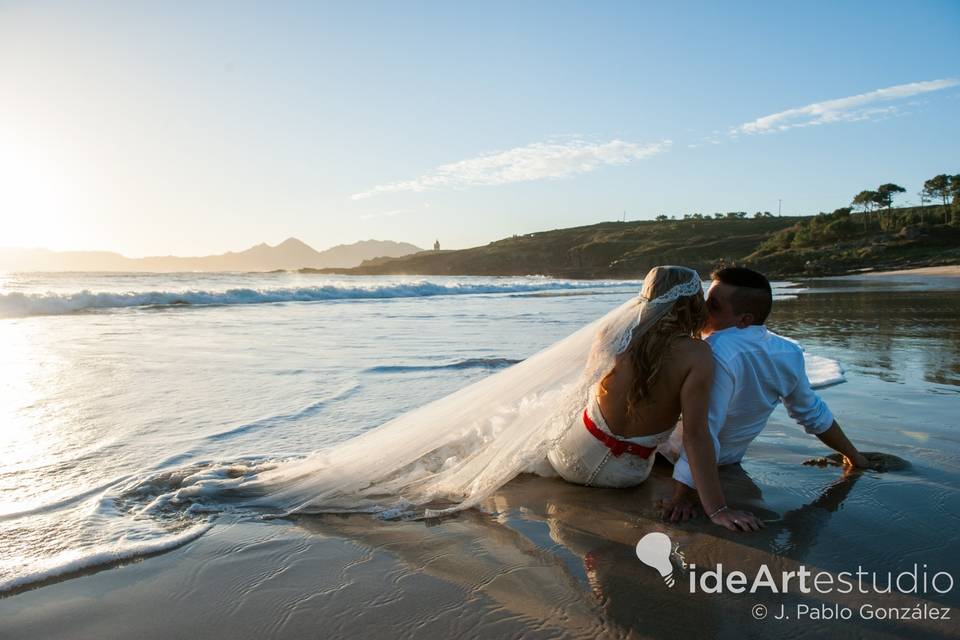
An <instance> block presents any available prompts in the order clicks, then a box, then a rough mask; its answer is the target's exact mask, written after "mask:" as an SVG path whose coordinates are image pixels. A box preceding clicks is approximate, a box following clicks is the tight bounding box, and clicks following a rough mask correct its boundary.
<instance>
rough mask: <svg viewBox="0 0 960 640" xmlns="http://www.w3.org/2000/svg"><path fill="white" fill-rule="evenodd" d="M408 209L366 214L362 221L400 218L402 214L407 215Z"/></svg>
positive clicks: (361, 217)
mask: <svg viewBox="0 0 960 640" xmlns="http://www.w3.org/2000/svg"><path fill="white" fill-rule="evenodd" d="M408 211H409V210H408V209H391V210H389V211H379V212H377V213H365V214H363V215H362V216H360V219H361V220H369V219H370V218H392V217H393V216H399V215H400V214H402V213H407V212H408Z"/></svg>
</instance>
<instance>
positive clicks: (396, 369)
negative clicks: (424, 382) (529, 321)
mask: <svg viewBox="0 0 960 640" xmlns="http://www.w3.org/2000/svg"><path fill="white" fill-rule="evenodd" d="M518 362H522V360H513V359H511V358H466V359H465V360H458V361H456V362H450V363H446V364H423V365H382V366H378V367H370V368H369V369H367V370H366V371H367V373H407V372H410V371H443V370H448V369H453V370H456V369H503V368H505V367H509V366H510V365H513V364H517V363H518Z"/></svg>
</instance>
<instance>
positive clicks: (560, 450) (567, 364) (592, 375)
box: [241, 266, 755, 530]
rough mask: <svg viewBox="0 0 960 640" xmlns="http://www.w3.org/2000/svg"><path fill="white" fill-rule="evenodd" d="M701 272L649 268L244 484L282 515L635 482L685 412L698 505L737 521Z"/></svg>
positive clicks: (473, 500)
mask: <svg viewBox="0 0 960 640" xmlns="http://www.w3.org/2000/svg"><path fill="white" fill-rule="evenodd" d="M705 316H706V312H705V304H704V299H703V288H702V285H701V281H700V277H699V275H698V274H697V272H696V271H694V270H692V269H687V268H685V267H672V266H664V267H655V268H654V269H652V270H651V271H650V273H648V274H647V277H646V278H645V279H644V283H643V288H642V289H641V292H640V295H639V296H637V297H634V298H631V299H630V300H627V301H626V302H624V303H623V304H621V305H620V306H619V307H617V308H615V309H613V310H611V311H610V312H609V313H607V314H606V315H605V316H603V317H601V318H599V319H597V320H595V321H593V322H591V323H590V324H588V325H587V326H585V327H583V328H582V329H580V330H578V331H576V332H574V333H573V334H572V335H570V336H568V337H566V338H564V339H563V340H560V341H559V342H557V343H555V344H554V345H552V346H550V347H547V348H546V349H544V350H542V351H540V352H538V353H536V354H534V355H533V356H531V357H529V358H527V359H526V360H524V361H523V362H520V363H518V364H516V365H514V366H512V367H509V368H507V369H504V370H502V371H500V372H498V373H495V374H493V375H490V376H488V377H486V378H484V379H482V380H480V381H478V382H476V383H474V384H471V385H469V386H467V387H465V388H463V389H460V390H459V391H456V392H454V393H452V394H450V395H448V396H446V397H444V398H440V399H438V400H435V401H433V402H431V403H428V404H426V405H424V406H422V407H419V408H417V409H414V410H412V411H409V412H407V413H405V414H403V415H401V416H398V417H396V418H394V419H392V420H390V421H388V422H386V423H384V424H383V425H380V426H379V427H377V428H375V429H372V430H370V431H367V432H365V433H363V434H361V435H359V436H357V437H355V438H352V439H350V440H348V441H346V442H344V443H341V444H338V445H335V446H333V447H330V448H327V449H322V450H320V451H318V452H316V453H314V454H312V455H310V456H308V457H307V458H305V459H303V460H300V461H297V462H292V463H286V464H281V465H279V466H277V467H275V468H273V469H269V470H266V471H263V472H262V473H260V474H259V475H258V476H256V477H255V478H253V479H251V480H249V481H247V482H244V483H243V484H242V485H241V488H242V489H244V490H248V491H253V492H255V493H256V494H257V495H258V496H259V498H258V499H257V500H256V502H257V503H260V504H267V505H270V506H274V507H279V508H280V509H281V510H283V511H284V512H285V513H287V514H289V513H296V512H301V513H320V512H360V511H363V512H373V513H378V514H380V516H381V517H385V518H409V517H435V516H440V515H444V514H448V513H453V512H455V511H459V510H462V509H467V508H470V507H474V506H476V505H478V504H479V503H480V502H481V501H482V500H484V499H485V498H486V497H488V496H489V495H490V494H492V493H493V492H494V491H496V490H497V489H498V488H499V487H501V486H502V485H504V484H505V483H506V482H508V481H510V480H511V479H512V478H514V477H515V476H516V475H517V474H519V473H521V472H532V473H539V474H541V475H553V476H555V475H560V476H561V477H563V478H564V479H566V480H568V481H570V482H576V483H579V484H583V485H587V486H602V487H627V486H635V485H637V484H640V483H641V482H643V481H644V480H645V479H646V478H647V476H648V475H649V473H650V468H651V466H652V464H653V459H654V453H655V451H656V448H657V446H658V445H659V444H661V443H663V442H665V441H666V439H667V438H668V437H669V435H670V433H671V432H672V431H673V428H674V425H675V424H676V422H677V418H678V417H679V415H680V414H681V413H682V414H683V418H684V420H683V421H684V430H683V438H684V446H685V448H686V450H687V453H688V459H689V461H690V464H691V468H692V471H693V475H694V479H695V480H696V483H697V486H698V487H700V497H701V501H702V502H703V507H704V511H705V513H708V514H711V513H715V515H714V516H713V517H712V520H713V522H715V523H716V524H719V525H721V526H724V527H727V528H729V529H733V530H738V527H737V525H736V523H735V521H736V520H739V521H740V522H741V523H744V522H755V518H754V517H753V516H752V515H751V514H748V513H744V512H736V511H733V510H730V509H724V507H725V506H726V505H725V502H724V499H723V494H722V491H721V489H720V482H719V478H718V473H717V467H716V463H715V458H714V450H713V441H712V439H711V438H710V435H709V432H708V430H707V406H708V400H709V393H710V386H711V383H712V379H713V358H712V356H711V353H710V348H709V346H707V344H706V343H704V342H702V341H700V340H699V332H700V328H701V326H702V324H703V321H704V319H705Z"/></svg>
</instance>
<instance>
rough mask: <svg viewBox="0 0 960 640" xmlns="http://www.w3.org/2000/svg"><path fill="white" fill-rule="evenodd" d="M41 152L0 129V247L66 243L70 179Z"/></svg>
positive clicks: (50, 152) (48, 153)
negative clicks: (0, 216)
mask: <svg viewBox="0 0 960 640" xmlns="http://www.w3.org/2000/svg"><path fill="white" fill-rule="evenodd" d="M56 151H57V150H56V149H44V148H39V147H37V146H35V145H31V144H29V143H26V142H25V141H23V140H18V139H17V138H16V137H15V136H14V135H11V134H10V133H9V132H6V131H2V130H0V185H2V188H0V213H2V216H3V235H2V238H0V246H6V247H37V246H42V247H54V246H57V245H63V244H65V243H66V242H69V239H70V236H71V230H70V227H71V226H72V225H70V224H69V220H68V217H67V216H68V215H69V212H70V211H71V206H70V205H71V203H70V202H69V199H70V198H69V196H68V194H69V193H70V192H71V191H72V190H73V189H72V186H73V180H71V178H70V176H69V175H67V172H66V171H65V170H64V168H63V167H62V166H59V165H60V163H59V161H58V159H57V156H56V155H55V154H56Z"/></svg>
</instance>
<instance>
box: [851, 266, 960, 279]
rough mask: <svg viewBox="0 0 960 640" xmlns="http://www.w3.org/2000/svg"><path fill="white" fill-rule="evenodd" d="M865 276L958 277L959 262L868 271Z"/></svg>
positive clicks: (959, 273)
mask: <svg viewBox="0 0 960 640" xmlns="http://www.w3.org/2000/svg"><path fill="white" fill-rule="evenodd" d="M863 275H865V276H946V277H951V278H960V264H952V265H944V266H939V267H917V268H914V269H897V270H895V271H869V272H866V273H864V274H863Z"/></svg>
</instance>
